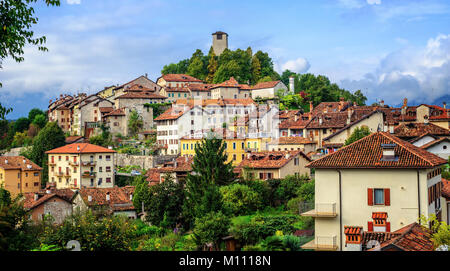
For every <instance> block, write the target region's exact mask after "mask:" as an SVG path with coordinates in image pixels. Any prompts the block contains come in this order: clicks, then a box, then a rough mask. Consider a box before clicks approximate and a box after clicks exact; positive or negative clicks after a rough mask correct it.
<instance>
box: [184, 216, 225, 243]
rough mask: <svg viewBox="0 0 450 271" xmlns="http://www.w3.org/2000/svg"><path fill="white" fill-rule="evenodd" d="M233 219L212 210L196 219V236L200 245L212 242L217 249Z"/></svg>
mask: <svg viewBox="0 0 450 271" xmlns="http://www.w3.org/2000/svg"><path fill="white" fill-rule="evenodd" d="M230 223H231V220H230V218H228V217H227V216H225V215H224V214H222V212H218V213H216V212H211V213H208V214H206V215H205V216H203V217H201V218H197V219H195V223H194V230H193V232H194V236H195V238H194V239H195V242H196V244H197V246H198V247H205V245H206V244H212V245H213V246H214V247H215V248H216V249H217V247H218V244H219V241H220V239H221V238H222V237H224V236H226V235H227V234H228V228H229V227H230Z"/></svg>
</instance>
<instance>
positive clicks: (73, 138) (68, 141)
mask: <svg viewBox="0 0 450 271" xmlns="http://www.w3.org/2000/svg"><path fill="white" fill-rule="evenodd" d="M77 141H80V142H82V141H84V137H82V136H68V137H66V144H72V143H74V142H77Z"/></svg>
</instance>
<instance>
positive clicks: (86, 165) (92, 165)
mask: <svg viewBox="0 0 450 271" xmlns="http://www.w3.org/2000/svg"><path fill="white" fill-rule="evenodd" d="M96 164H97V162H95V161H90V162H81V165H83V167H95V165H96Z"/></svg>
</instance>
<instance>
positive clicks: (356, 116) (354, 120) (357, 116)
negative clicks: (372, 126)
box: [323, 110, 384, 141]
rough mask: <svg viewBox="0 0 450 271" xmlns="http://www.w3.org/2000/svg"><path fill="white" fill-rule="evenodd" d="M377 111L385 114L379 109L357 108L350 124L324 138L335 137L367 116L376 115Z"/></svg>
mask: <svg viewBox="0 0 450 271" xmlns="http://www.w3.org/2000/svg"><path fill="white" fill-rule="evenodd" d="M358 113H359V114H358ZM376 113H381V114H384V113H383V112H382V111H378V110H375V111H370V112H367V111H360V110H355V111H354V112H353V113H352V115H351V117H350V121H351V122H350V124H347V125H345V126H344V127H342V128H341V129H339V130H337V131H336V132H335V133H333V134H331V135H329V136H327V137H325V138H324V139H323V140H324V141H326V140H328V139H330V138H333V137H334V136H336V135H338V134H340V133H342V132H344V131H346V130H347V129H348V128H350V127H352V126H353V125H355V124H358V123H360V122H361V121H363V120H365V119H367V118H370V117H371V116H372V115H374V114H376ZM347 118H348V116H347Z"/></svg>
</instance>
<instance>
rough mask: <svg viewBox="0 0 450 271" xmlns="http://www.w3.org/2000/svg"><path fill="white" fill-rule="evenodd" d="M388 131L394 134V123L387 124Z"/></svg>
mask: <svg viewBox="0 0 450 271" xmlns="http://www.w3.org/2000/svg"><path fill="white" fill-rule="evenodd" d="M389 133H391V134H394V125H391V126H389Z"/></svg>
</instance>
